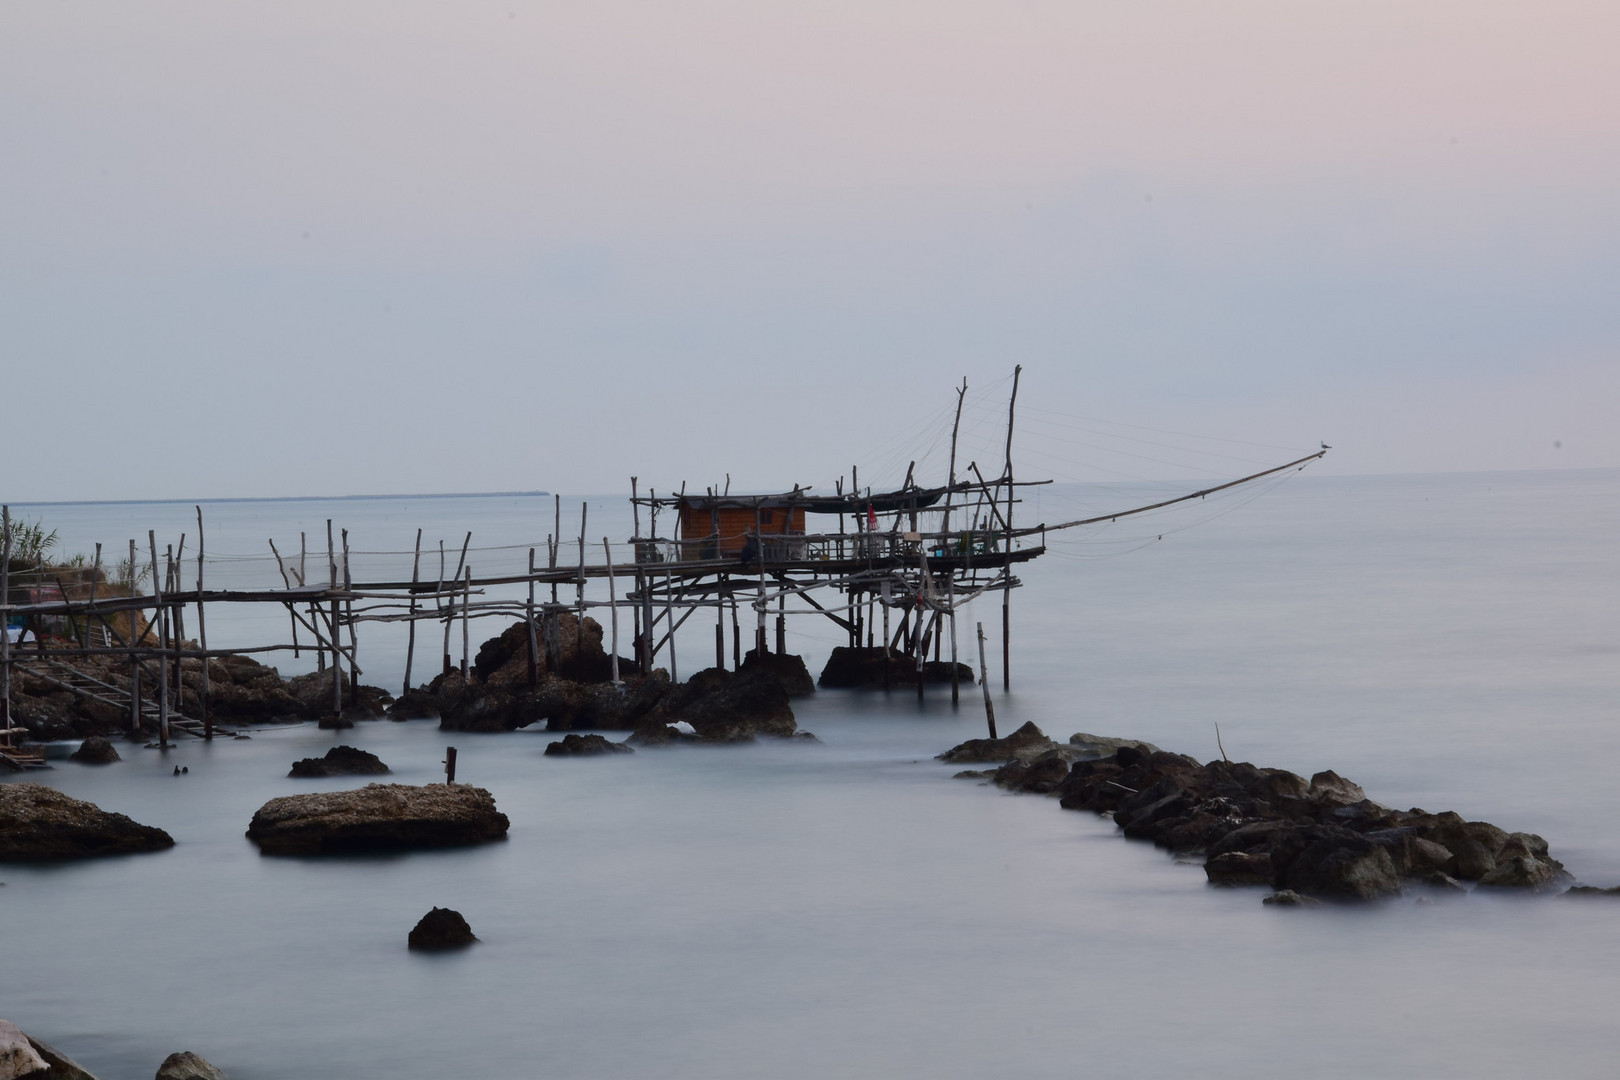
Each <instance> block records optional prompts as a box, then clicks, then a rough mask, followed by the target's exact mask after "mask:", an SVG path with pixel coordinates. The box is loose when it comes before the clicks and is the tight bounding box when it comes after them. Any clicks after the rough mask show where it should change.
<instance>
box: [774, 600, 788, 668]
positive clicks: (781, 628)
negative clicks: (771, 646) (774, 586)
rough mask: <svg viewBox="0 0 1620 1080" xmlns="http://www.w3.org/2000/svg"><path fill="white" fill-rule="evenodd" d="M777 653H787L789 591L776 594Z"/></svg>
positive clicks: (781, 654)
mask: <svg viewBox="0 0 1620 1080" xmlns="http://www.w3.org/2000/svg"><path fill="white" fill-rule="evenodd" d="M776 653H777V655H778V656H784V655H786V654H787V593H785V592H781V593H778V594H777V595H776Z"/></svg>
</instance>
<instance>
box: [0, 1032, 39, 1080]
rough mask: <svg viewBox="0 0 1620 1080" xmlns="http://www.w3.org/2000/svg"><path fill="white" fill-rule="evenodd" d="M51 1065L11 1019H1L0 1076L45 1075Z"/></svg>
mask: <svg viewBox="0 0 1620 1080" xmlns="http://www.w3.org/2000/svg"><path fill="white" fill-rule="evenodd" d="M49 1068H50V1065H49V1063H47V1062H46V1061H45V1059H44V1058H42V1057H40V1056H39V1052H38V1051H36V1050H35V1049H34V1047H33V1044H32V1043H30V1042H29V1041H28V1036H26V1035H24V1034H23V1033H22V1032H21V1031H20V1030H19V1029H18V1027H17V1025H16V1024H13V1023H12V1022H11V1021H9V1020H0V1077H6V1078H8V1080H9V1078H10V1077H14V1076H28V1075H30V1074H34V1075H43V1074H44V1071H45V1070H46V1069H49Z"/></svg>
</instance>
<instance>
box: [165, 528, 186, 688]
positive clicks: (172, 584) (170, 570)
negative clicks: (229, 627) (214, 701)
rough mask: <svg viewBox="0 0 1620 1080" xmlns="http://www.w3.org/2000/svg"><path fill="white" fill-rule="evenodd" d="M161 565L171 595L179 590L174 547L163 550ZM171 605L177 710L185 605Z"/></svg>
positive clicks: (182, 537)
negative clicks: (172, 611)
mask: <svg viewBox="0 0 1620 1080" xmlns="http://www.w3.org/2000/svg"><path fill="white" fill-rule="evenodd" d="M185 546H186V537H185V534H184V533H181V534H180V550H181V551H183V550H185ZM163 567H164V574H165V577H166V578H167V580H166V581H165V582H164V584H165V586H166V587H167V588H168V591H169V595H170V596H173V595H174V594H175V593H177V592H179V591H180V556H179V554H178V552H177V551H176V550H175V549H173V548H170V549H168V550H167V551H165V552H164V556H163ZM171 606H172V608H173V610H174V617H173V621H172V625H173V627H174V633H173V635H172V639H173V642H174V660H173V661H172V663H173V666H174V704H175V708H176V709H177V710H178V709H179V708H180V705H181V703H182V702H183V701H185V683H184V682H183V681H182V680H181V678H180V676H181V670H180V649H181V647H182V645H183V644H184V642H185V640H186V624H185V620H184V619H182V618H181V616H182V615H183V614H184V612H185V605H184V604H174V605H171Z"/></svg>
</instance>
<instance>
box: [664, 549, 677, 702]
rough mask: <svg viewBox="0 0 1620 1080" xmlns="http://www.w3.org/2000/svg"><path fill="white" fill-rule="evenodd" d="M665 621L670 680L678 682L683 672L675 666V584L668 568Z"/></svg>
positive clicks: (666, 575)
mask: <svg viewBox="0 0 1620 1080" xmlns="http://www.w3.org/2000/svg"><path fill="white" fill-rule="evenodd" d="M664 621H665V622H667V623H669V633H668V634H667V635H665V636H667V637H668V638H669V681H670V682H672V683H678V682H680V681H681V674H680V670H679V669H678V668H677V667H676V666H675V629H676V624H675V586H674V581H673V579H672V578H671V577H670V575H669V571H667V570H666V571H665V572H664Z"/></svg>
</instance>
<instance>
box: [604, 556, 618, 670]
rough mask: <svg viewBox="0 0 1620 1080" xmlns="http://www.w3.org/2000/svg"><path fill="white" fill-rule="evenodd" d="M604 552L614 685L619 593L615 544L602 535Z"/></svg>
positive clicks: (616, 661)
mask: <svg viewBox="0 0 1620 1080" xmlns="http://www.w3.org/2000/svg"><path fill="white" fill-rule="evenodd" d="M602 553H603V555H604V556H605V557H606V558H607V579H608V621H609V622H610V623H611V624H612V625H613V645H612V647H611V649H610V651H609V653H608V656H609V663H610V666H611V668H612V673H613V685H614V686H618V685H619V594H618V591H617V589H616V587H615V586H614V583H613V546H612V545H611V544H609V543H608V538H607V537H605V536H604V537H602Z"/></svg>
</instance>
